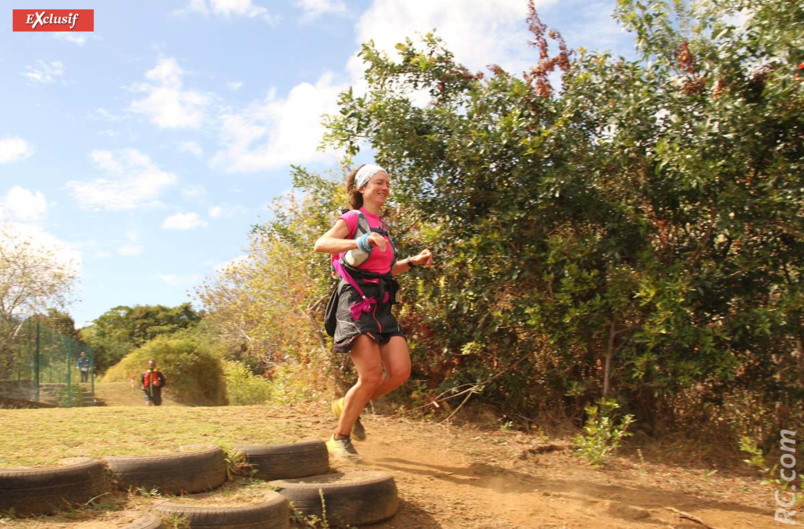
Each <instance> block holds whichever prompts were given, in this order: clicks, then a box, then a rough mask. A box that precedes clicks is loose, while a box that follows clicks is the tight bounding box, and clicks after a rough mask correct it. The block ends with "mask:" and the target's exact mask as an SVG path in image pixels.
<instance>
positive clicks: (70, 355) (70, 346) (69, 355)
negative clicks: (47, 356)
mask: <svg viewBox="0 0 804 529" xmlns="http://www.w3.org/2000/svg"><path fill="white" fill-rule="evenodd" d="M72 361H73V341H72V340H67V407H68V408H72V407H73V384H72V382H73V381H72V373H73V370H72V367H73V366H72Z"/></svg>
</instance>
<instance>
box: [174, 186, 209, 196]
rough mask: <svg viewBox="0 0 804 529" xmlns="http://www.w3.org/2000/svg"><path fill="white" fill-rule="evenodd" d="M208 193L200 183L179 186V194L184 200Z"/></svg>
mask: <svg viewBox="0 0 804 529" xmlns="http://www.w3.org/2000/svg"><path fill="white" fill-rule="evenodd" d="M208 194H209V192H208V191H207V188H206V187H204V186H203V185H202V184H190V185H187V186H184V187H182V188H181V196H182V197H184V198H185V199H186V200H198V199H201V198H204V197H206V196H207V195H208Z"/></svg>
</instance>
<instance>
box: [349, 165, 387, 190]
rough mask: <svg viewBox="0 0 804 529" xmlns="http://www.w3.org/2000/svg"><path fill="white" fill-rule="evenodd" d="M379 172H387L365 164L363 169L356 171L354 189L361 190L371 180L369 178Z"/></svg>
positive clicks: (378, 167) (377, 166)
mask: <svg viewBox="0 0 804 529" xmlns="http://www.w3.org/2000/svg"><path fill="white" fill-rule="evenodd" d="M379 172H383V173H385V172H387V171H386V170H385V169H383V168H382V167H380V166H379V165H374V164H370V163H367V164H366V165H364V166H363V167H361V168H360V170H359V171H357V174H356V175H355V189H361V188H362V187H363V186H364V185H366V184H368V181H369V180H371V177H372V176H374V175H375V174H377V173H379Z"/></svg>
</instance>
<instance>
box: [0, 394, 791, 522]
mask: <svg viewBox="0 0 804 529" xmlns="http://www.w3.org/2000/svg"><path fill="white" fill-rule="evenodd" d="M96 397H97V398H99V399H102V400H103V401H104V403H105V404H106V405H108V406H114V405H123V406H142V405H143V403H142V400H141V399H140V392H139V391H138V390H137V391H135V390H132V389H131V388H129V387H128V384H119V385H116V386H112V385H104V384H102V385H98V386H96ZM166 405H176V404H175V402H173V401H171V400H170V398H169V393H168V394H167V395H166ZM232 412H233V413H236V412H237V408H232ZM289 418H292V422H293V423H298V424H297V425H296V424H294V426H298V429H299V431H303V432H305V435H307V433H308V432H309V434H310V435H311V436H315V437H320V438H322V439H323V438H326V437H327V435H328V433H329V432H330V431H331V429H332V427H333V426H334V421H333V418H332V417H331V416H330V415H329V412H328V410H327V406H326V403H322V404H321V405H320V406H318V405H315V406H312V407H311V408H310V409H307V408H306V407H305V409H304V410H303V411H302V410H301V409H299V410H293V409H291V410H288V411H287V414H286V415H285V416H284V417H282V416H273V418H272V417H271V415H267V416H266V417H264V420H266V421H271V420H273V421H276V422H277V427H280V424H283V425H287V421H288V420H289ZM261 420H262V419H261ZM363 422H364V424H365V425H366V429H367V431H368V435H369V438H368V440H367V441H365V442H362V443H355V445H356V447H357V449H358V451H359V452H360V453H361V455H362V456H363V457H364V461H363V462H361V463H352V462H343V461H338V460H336V461H333V462H332V467H333V469H334V470H338V471H349V470H382V471H386V472H388V473H390V474H392V475H393V476H394V478H395V481H396V484H397V488H398V490H399V497H400V509H399V512H398V513H397V514H396V515H395V516H394V517H393V518H392V519H390V520H388V521H386V522H383V523H380V524H376V525H373V526H371V527H373V528H376V529H410V528H417V529H570V528H571V529H632V528H633V529H637V528H640V529H649V528H656V529H660V528H685V529H690V528H696V529H705V528H716V529H726V528H729V529H730V528H740V529H742V528H745V529H753V528H764V527H767V528H771V527H779V525H778V524H776V523H775V522H774V519H773V512H774V511H773V509H774V508H775V501H774V489H773V488H771V487H770V486H763V485H761V484H760V482H759V480H758V479H756V478H754V477H751V476H750V475H749V474H748V472H747V471H746V470H747V469H746V468H742V467H739V466H737V467H734V468H733V469H731V470H730V469H729V468H727V467H726V465H725V464H724V465H722V467H721V468H714V467H713V466H712V465H711V464H710V465H704V464H701V465H695V464H691V463H689V462H687V463H686V464H682V463H680V462H679V461H683V460H682V458H681V457H679V456H678V454H672V453H667V452H662V451H661V450H658V449H654V448H651V447H645V449H644V450H643V451H640V452H637V451H634V453H633V454H626V455H620V456H616V457H613V458H612V459H611V463H610V464H609V465H608V466H607V467H605V468H604V469H593V468H590V467H589V465H588V464H586V463H585V462H584V461H583V460H581V459H579V458H577V457H575V456H573V454H572V452H571V450H570V449H569V448H566V447H567V446H568V443H567V442H566V440H552V441H553V445H554V446H552V447H551V449H549V450H548V451H545V452H544V453H542V449H543V448H545V440H544V439H539V438H536V437H534V436H530V435H527V434H524V433H520V432H510V431H500V430H499V429H482V428H479V427H476V426H460V427H459V426H447V425H443V424H437V423H431V422H421V421H414V420H409V419H405V418H398V417H391V416H387V415H378V414H364V418H363ZM562 446H563V447H564V448H563V449H562V448H561V447H562ZM556 448H558V449H557V450H556ZM643 452H644V453H643ZM643 456H644V457H643ZM669 461H674V463H670V462H669ZM221 495H225V492H222V493H221ZM123 501H125V502H127V503H124V508H125V509H126V510H125V511H116V512H105V513H99V518H98V519H96V520H94V521H87V520H86V519H83V520H79V521H70V520H69V515H65V516H61V517H58V518H50V519H39V520H18V521H14V520H5V521H4V520H3V519H0V528H2V529H5V528H6V527H13V528H15V529H17V528H19V529H45V528H47V529H103V528H112V527H122V526H123V525H125V524H126V523H128V522H130V521H131V519H132V518H131V517H132V516H133V515H132V514H131V512H130V511H131V510H148V508H149V506H150V504H151V503H153V502H155V501H159V499H158V498H156V499H149V498H142V497H139V498H136V497H135V498H133V499H131V498H129V499H128V500H123ZM802 521H804V520H802Z"/></svg>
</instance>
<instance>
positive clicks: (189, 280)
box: [154, 274, 203, 287]
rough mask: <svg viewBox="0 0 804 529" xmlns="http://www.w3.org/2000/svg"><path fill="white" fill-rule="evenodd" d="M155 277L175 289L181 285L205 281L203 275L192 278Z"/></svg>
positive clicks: (158, 275)
mask: <svg viewBox="0 0 804 529" xmlns="http://www.w3.org/2000/svg"><path fill="white" fill-rule="evenodd" d="M154 277H156V278H157V279H160V280H162V281H164V282H165V283H167V284H168V285H171V286H174V287H175V286H179V285H187V284H194V283H197V282H198V281H200V280H201V279H203V277H202V276H201V274H193V275H192V276H179V275H175V274H156V275H155V276H154Z"/></svg>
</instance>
